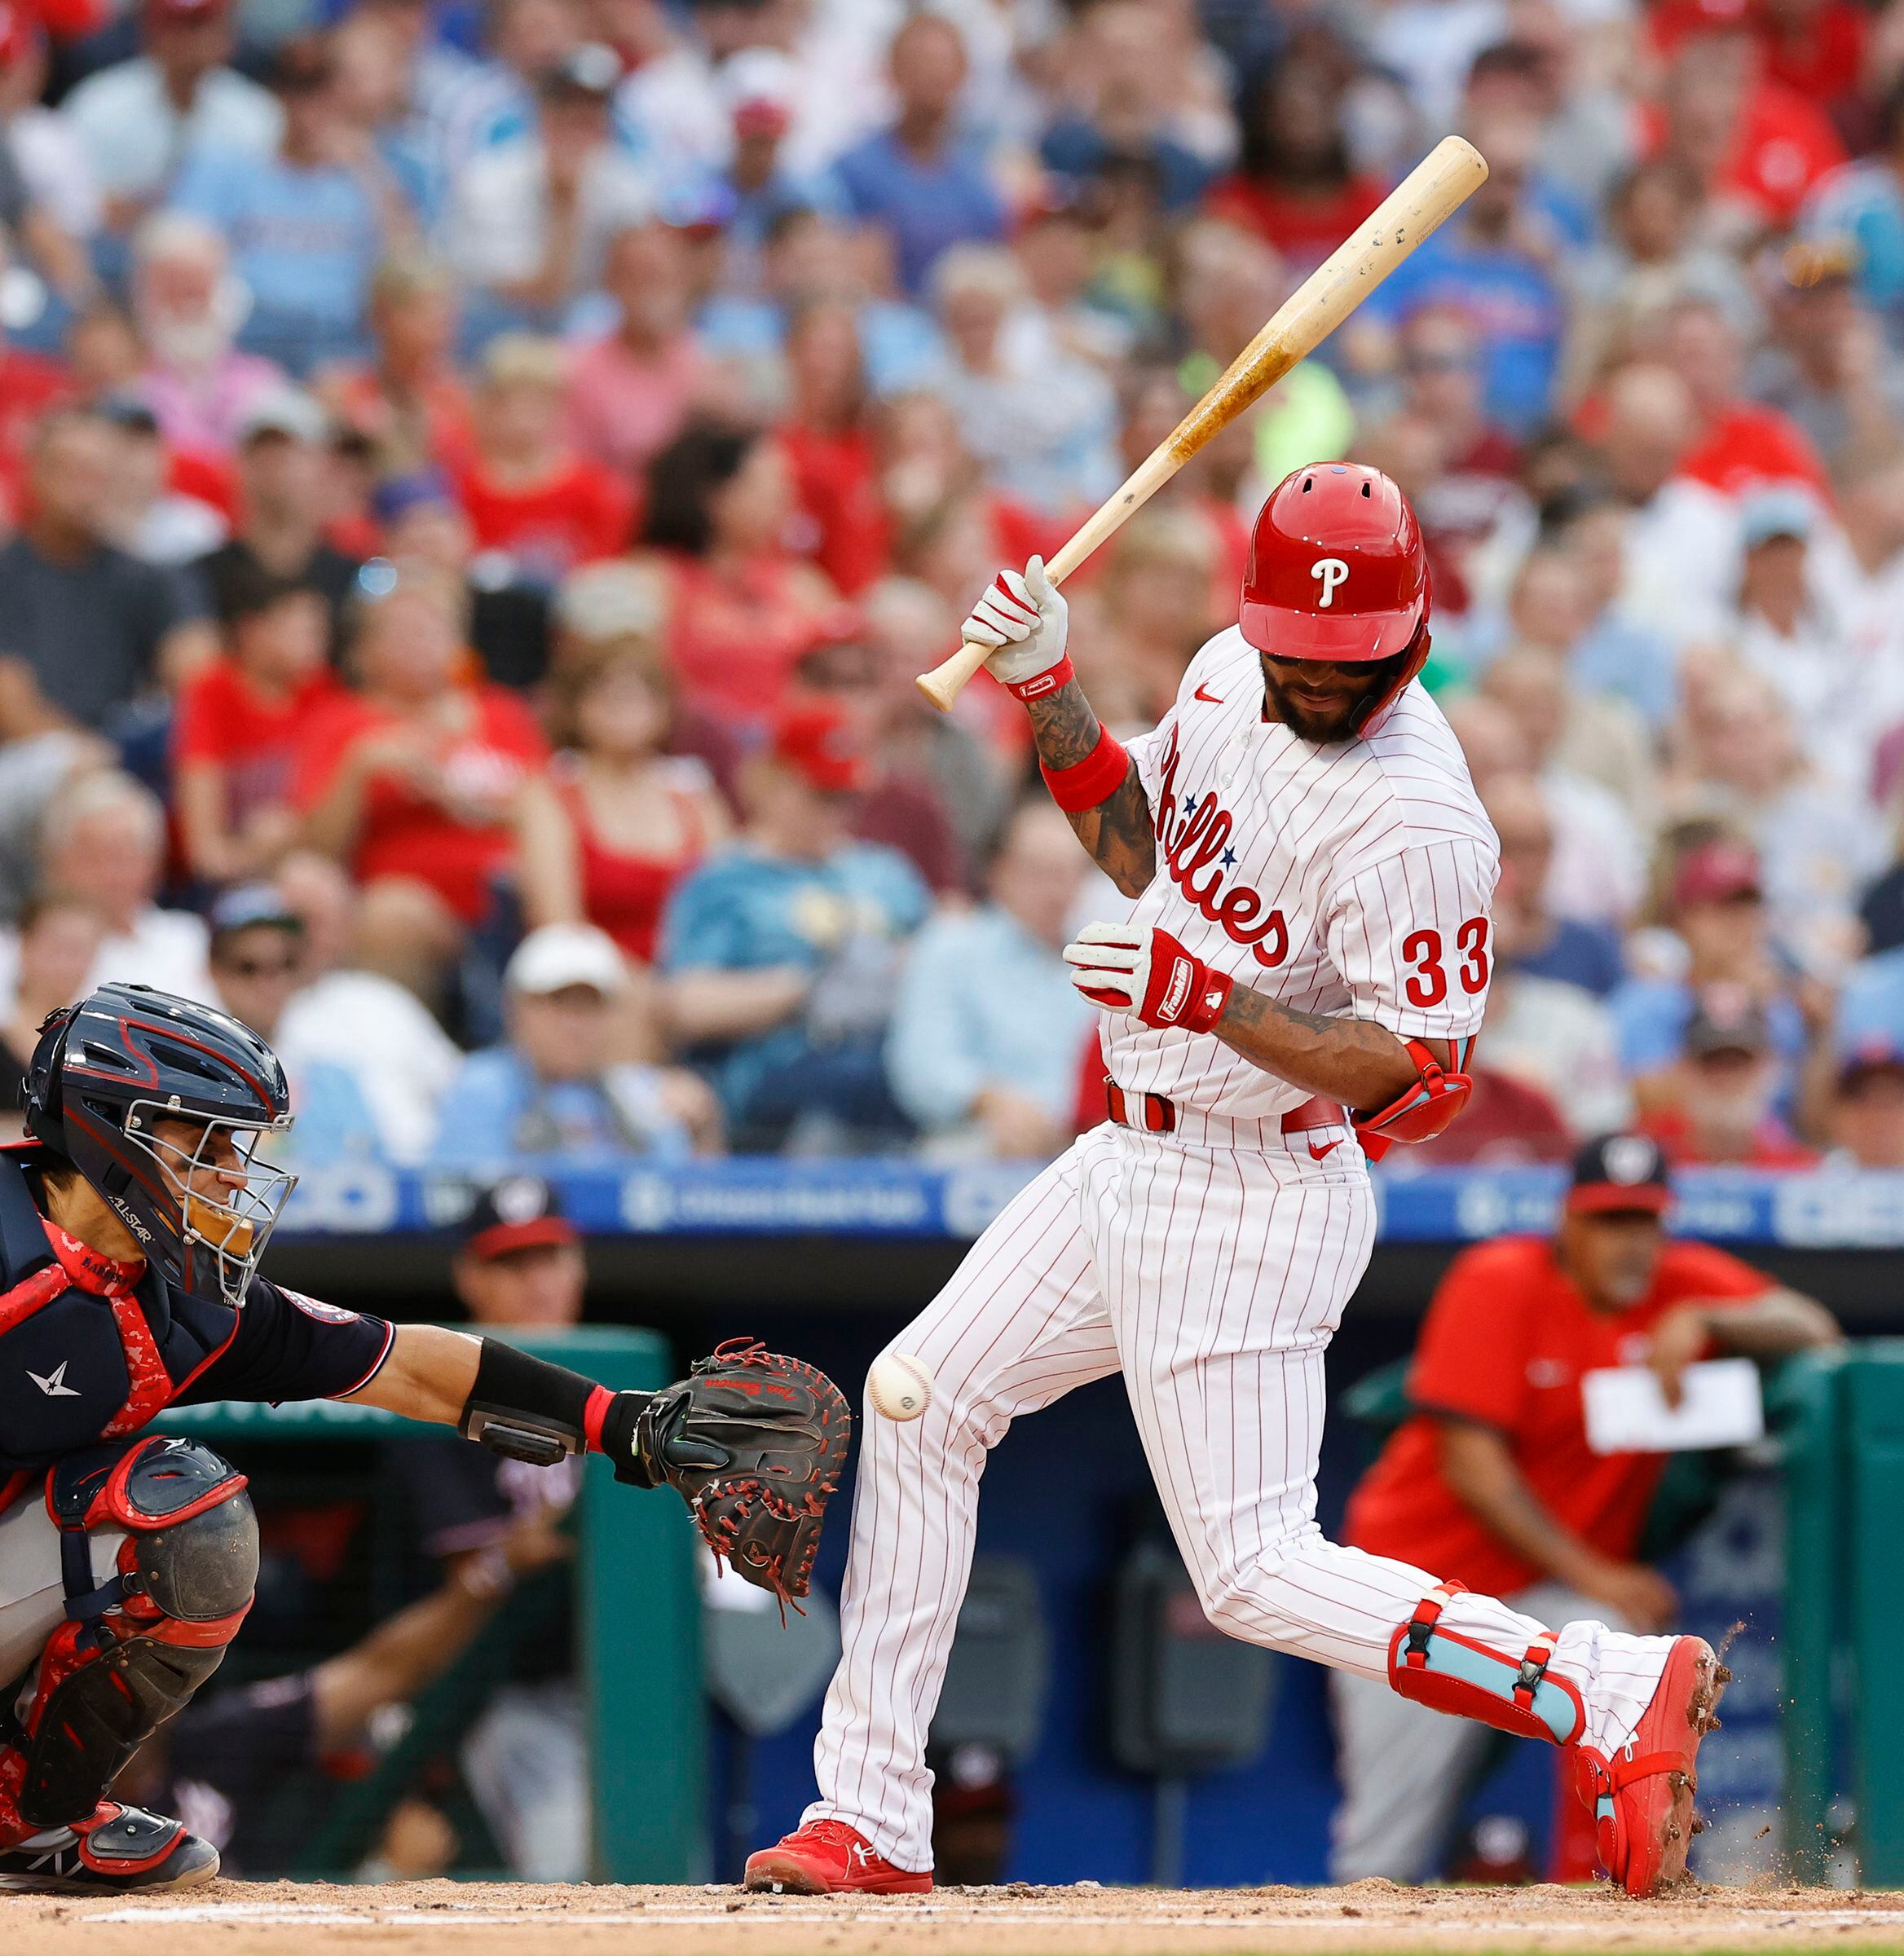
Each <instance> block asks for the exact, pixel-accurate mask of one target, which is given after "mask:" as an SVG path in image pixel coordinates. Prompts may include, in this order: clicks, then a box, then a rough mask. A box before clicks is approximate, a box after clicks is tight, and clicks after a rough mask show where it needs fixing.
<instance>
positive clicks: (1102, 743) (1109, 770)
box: [1038, 727, 1131, 815]
mask: <svg viewBox="0 0 1904 1956" xmlns="http://www.w3.org/2000/svg"><path fill="white" fill-rule="evenodd" d="M1038 772H1039V773H1041V774H1042V775H1043V776H1044V778H1045V786H1047V788H1049V789H1050V790H1051V800H1053V801H1055V802H1056V804H1058V806H1059V807H1060V808H1062V809H1063V810H1064V813H1066V814H1067V815H1082V814H1083V813H1084V812H1085V810H1086V809H1087V808H1095V807H1096V806H1097V805H1098V804H1099V803H1100V801H1108V800H1110V798H1111V797H1112V796H1113V795H1115V794H1116V793H1117V791H1118V789H1119V788H1121V787H1122V786H1123V785H1124V777H1125V776H1126V774H1128V773H1130V772H1131V756H1130V754H1129V753H1128V752H1127V751H1126V749H1125V747H1124V744H1123V742H1122V741H1120V740H1119V739H1117V737H1116V736H1115V735H1114V734H1113V733H1112V732H1111V730H1110V729H1109V728H1108V727H1100V728H1099V729H1098V739H1097V745H1096V746H1095V747H1093V748H1092V749H1091V751H1090V752H1089V753H1088V754H1087V755H1086V756H1085V757H1084V759H1083V760H1081V761H1079V762H1078V764H1077V765H1076V766H1075V767H1069V768H1047V766H1046V765H1045V764H1044V763H1043V762H1042V761H1040V762H1039V763H1038Z"/></svg>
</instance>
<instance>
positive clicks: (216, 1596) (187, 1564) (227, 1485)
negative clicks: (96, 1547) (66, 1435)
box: [15, 1439, 258, 1826]
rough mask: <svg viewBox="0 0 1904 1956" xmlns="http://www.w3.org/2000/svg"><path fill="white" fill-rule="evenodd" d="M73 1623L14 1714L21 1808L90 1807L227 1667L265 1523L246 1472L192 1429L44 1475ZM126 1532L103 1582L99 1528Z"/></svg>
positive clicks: (58, 1815) (65, 1815)
mask: <svg viewBox="0 0 1904 1956" xmlns="http://www.w3.org/2000/svg"><path fill="white" fill-rule="evenodd" d="M46 1505H47V1508H48V1509H49V1510H50V1511H51V1514H52V1516H53V1518H54V1520H55V1522H57V1523H58V1524H59V1530H60V1545H61V1550H62V1556H63V1562H64V1575H65V1579H66V1590H67V1617H68V1620H67V1621H66V1622H65V1623H63V1624H61V1625H60V1627H59V1629H58V1630H56V1631H55V1632H54V1633H53V1635H52V1637H51V1638H50V1639H49V1640H48V1641H47V1644H46V1649H45V1650H44V1651H43V1652H42V1654H41V1658H40V1665H39V1677H38V1681H37V1685H36V1686H35V1689H34V1691H33V1700H32V1703H31V1704H30V1705H29V1706H28V1707H26V1708H25V1710H24V1712H20V1713H19V1714H18V1716H19V1722H20V1739H19V1745H20V1751H21V1753H22V1755H23V1756H24V1771H23V1772H22V1773H21V1775H20V1782H19V1786H18V1791H17V1793H16V1795H15V1805H16V1806H17V1808H18V1811H19V1813H20V1817H21V1819H22V1820H24V1821H26V1822H30V1823H32V1824H33V1825H35V1826H58V1825H60V1824H62V1823H64V1822H71V1821H75V1820H78V1819H81V1818H83V1817H85V1816H86V1815H88V1814H90V1813H91V1812H92V1811H93V1809H94V1808H95V1807H96V1806H97V1805H98V1804H99V1800H101V1799H102V1798H103V1797H104V1794H105V1791H106V1789H107V1788H108V1786H110V1785H111V1784H112V1781H113V1779H114V1778H115V1777H116V1776H117V1774H118V1773H119V1771H120V1770H121V1768H122V1767H123V1766H124V1765H125V1764H126V1760H129V1759H130V1757H131V1756H132V1755H133V1753H134V1751H136V1750H137V1749H138V1747H139V1746H140V1745H141V1744H143V1742H144V1741H145V1740H146V1739H147V1738H149V1737H150V1736H151V1734H152V1732H153V1731H154V1730H156V1729H157V1727H158V1726H159V1725H162V1724H163V1723H164V1722H165V1720H166V1719H168V1718H170V1716H172V1714H173V1713H174V1712H176V1711H178V1710H179V1708H180V1707H181V1706H183V1705H184V1704H185V1703H187V1702H188V1701H189V1700H190V1698H191V1697H192V1694H193V1693H194V1692H195V1691H196V1690H197V1689H198V1688H199V1686H200V1685H202V1684H203V1683H204V1682H205V1680H206V1679H207V1678H208V1677H209V1676H211V1674H212V1673H213V1672H214V1671H215V1670H217V1669H218V1664H219V1663H220V1661H221V1660H222V1659H223V1657H224V1654H225V1646H226V1645H227V1644H229V1643H230V1642H231V1639H232V1638H233V1637H235V1636H236V1634H237V1632H238V1626H239V1625H240V1623H242V1622H243V1621H244V1620H245V1612H246V1610H249V1608H250V1607H251V1598H252V1591H253V1588H254V1587H255V1585H256V1584H257V1580H258V1522H257V1518H256V1517H255V1516H254V1515H253V1513H252V1508H251V1500H250V1497H249V1496H248V1495H247V1494H246V1493H245V1477H244V1475H242V1474H239V1473H237V1472H236V1471H235V1470H234V1469H232V1468H231V1467H230V1466H228V1465H227V1464H226V1463H225V1462H224V1461H223V1460H221V1459H219V1457H218V1455H216V1454H215V1453H214V1452H211V1450H210V1449H209V1447H202V1446H201V1445H199V1443H197V1442H196V1441H194V1440H179V1439H171V1440H166V1439H146V1440H141V1441H138V1442H136V1443H134V1445H133V1446H132V1447H130V1448H121V1447H100V1448H91V1449H89V1450H88V1451H87V1452H86V1453H83V1454H79V1455H75V1456H73V1457H72V1458H71V1459H69V1460H64V1461H62V1462H61V1463H60V1464H59V1465H58V1466H57V1467H55V1469H53V1471H52V1472H51V1474H49V1475H48V1476H47V1482H46ZM102 1529H122V1530H124V1531H126V1542H125V1544H124V1546H123V1547H122V1548H121V1550H120V1552H119V1558H118V1570H117V1573H116V1574H115V1575H113V1576H112V1577H111V1578H110V1579H108V1580H107V1581H106V1582H105V1583H104V1584H95V1582H94V1579H93V1573H92V1563H91V1557H90V1546H89V1540H88V1538H89V1535H90V1533H91V1532H93V1531H98V1530H102Z"/></svg>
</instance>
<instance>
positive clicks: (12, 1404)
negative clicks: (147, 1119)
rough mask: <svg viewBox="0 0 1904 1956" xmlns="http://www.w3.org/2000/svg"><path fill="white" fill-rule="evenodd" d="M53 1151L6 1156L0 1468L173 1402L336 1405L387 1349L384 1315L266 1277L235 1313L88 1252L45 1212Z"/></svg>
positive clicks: (83, 1443)
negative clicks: (347, 1307) (47, 1163)
mask: <svg viewBox="0 0 1904 1956" xmlns="http://www.w3.org/2000/svg"><path fill="white" fill-rule="evenodd" d="M43 1158H44V1157H43V1154H42V1151H40V1150H38V1149H36V1148H8V1149H6V1150H5V1151H3V1152H0V1473H14V1472H19V1471H21V1470H24V1469H39V1468H43V1467H46V1466H47V1465H51V1462H53V1461H54V1460H58V1459H59V1457H60V1456H62V1455H64V1454H68V1453H73V1452H77V1451H78V1450H79V1449H80V1448H82V1447H90V1446H94V1445H95V1444H97V1443H99V1442H100V1441H102V1440H109V1439H116V1438H121V1437H122V1436H123V1435H125V1434H131V1433H136V1432H138V1431H139V1429H140V1428H141V1427H143V1426H144V1425H147V1424H148V1422H149V1421H152V1419H154V1418H155V1417H156V1416H157V1415H158V1414H159V1413H160V1412H162V1411H163V1410H164V1409H165V1407H167V1406H169V1405H172V1404H174V1403H196V1402H201V1401H203V1400H206V1399H267V1400H272V1401H276V1400H280V1399H336V1398H338V1397H340V1396H341V1395H342V1394H346V1393H350V1392H355V1390H357V1389H358V1388H359V1386H364V1385H368V1383H369V1381H370V1380H371V1379H372V1377H374V1376H375V1375H376V1373H377V1368H379V1367H380V1366H381V1364H382V1363H383V1361H384V1359H385V1358H386V1356H387V1355H388V1354H389V1351H390V1340H391V1338H392V1337H393V1336H394V1333H393V1332H392V1330H391V1328H390V1325H389V1324H386V1323H385V1322H384V1320H383V1319H381V1318H371V1317H364V1316H361V1315H359V1314H358V1313H357V1312H355V1311H340V1310H338V1309H337V1307H336V1306H334V1305H329V1304H320V1303H319V1302H317V1301H316V1300H315V1298H311V1297H303V1296H301V1295H300V1294H299V1293H298V1292H296V1291H294V1290H287V1289H284V1287H283V1286H282V1285H280V1284H273V1283H271V1282H269V1281H267V1280H266V1279H264V1278H262V1277H254V1278H253V1280H252V1281H251V1284H250V1287H249V1289H248V1290H247V1291H246V1293H245V1306H244V1308H243V1309H242V1310H237V1311H235V1310H233V1309H232V1308H231V1306H230V1305H228V1304H226V1303H223V1302H212V1301H211V1300H210V1299H209V1298H205V1297H196V1296H194V1295H192V1294H191V1293H187V1292H185V1291H183V1290H180V1289H178V1288H177V1286H176V1285H174V1284H171V1283H170V1282H169V1281H168V1280H166V1279H165V1277H164V1276H163V1275H161V1273H160V1272H159V1271H156V1269H154V1268H153V1267H152V1266H151V1265H149V1264H148V1265H145V1266H143V1267H132V1268H130V1269H129V1268H127V1267H125V1266H121V1265H117V1264H114V1263H112V1262H110V1261H109V1260H108V1259H107V1258H103V1257H100V1256H99V1254H98V1253H96V1252H94V1251H92V1250H89V1249H86V1246H85V1245H83V1244H80V1243H77V1242H75V1241H74V1240H73V1238H71V1237H70V1236H67V1235H66V1234H65V1233H64V1231H61V1230H59V1229H57V1228H55V1227H54V1226H53V1225H51V1224H50V1223H47V1222H46V1218H45V1216H44V1214H43V1213H42V1206H41V1205H42V1200H43V1197H42V1192H41V1187H40V1180H39V1169H40V1165H41V1163H42V1160H43Z"/></svg>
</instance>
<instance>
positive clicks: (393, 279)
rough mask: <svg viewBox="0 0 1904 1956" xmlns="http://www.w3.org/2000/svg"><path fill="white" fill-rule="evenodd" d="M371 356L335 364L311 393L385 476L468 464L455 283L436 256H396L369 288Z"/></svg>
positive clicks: (466, 395)
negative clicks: (363, 442)
mask: <svg viewBox="0 0 1904 1956" xmlns="http://www.w3.org/2000/svg"><path fill="white" fill-rule="evenodd" d="M370 331H371V337H372V339H373V340H374V341H375V342H376V349H377V350H376V353H375V355H373V357H372V359H370V360H368V362H366V363H364V365H362V366H358V367H348V366H346V367H334V368H332V369H331V370H330V371H329V372H328V373H326V374H324V375H323V376H321V377H320V379H319V380H318V381H317V382H316V391H317V393H318V394H320V397H321V398H322V399H324V402H325V403H327V405H328V407H330V409H331V412H333V414H335V415H336V416H337V419H338V420H339V421H342V423H343V424H344V425H346V427H349V428H352V429H355V430H356V431H357V432H358V433H359V434H362V435H364V436H366V437H368V438H369V439H370V440H371V441H373V442H374V443H376V444H377V460H378V462H379V465H380V466H381V469H382V472H383V473H384V474H386V475H402V474H409V473H412V472H413V471H415V470H417V469H425V468H430V467H435V468H439V469H458V468H463V467H465V466H467V465H468V464H469V460H470V459H471V456H472V452H473V450H474V435H473V434H471V432H470V426H469V418H470V410H469V390H468V389H467V388H466V387H465V385H463V380H462V377H461V374H459V373H458V372H457V371H456V360H455V357H454V356H455V352H456V286H455V284H454V283H453V281H452V280H451V277H450V275H449V273H448V271H447V269H446V268H445V267H443V266H442V265H440V264H439V263H438V262H436V260H434V258H423V257H421V256H417V255H412V256H410V257H403V258H391V259H390V260H388V261H387V262H386V263H385V264H384V265H382V266H381V267H380V268H379V269H378V271H377V276H376V277H375V278H374V279H373V280H372V281H371V287H370Z"/></svg>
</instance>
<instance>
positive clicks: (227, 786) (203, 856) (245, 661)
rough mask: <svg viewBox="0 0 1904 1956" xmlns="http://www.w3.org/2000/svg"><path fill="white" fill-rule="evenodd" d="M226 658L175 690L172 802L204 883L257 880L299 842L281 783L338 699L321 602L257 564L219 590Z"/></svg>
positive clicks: (287, 781)
mask: <svg viewBox="0 0 1904 1956" xmlns="http://www.w3.org/2000/svg"><path fill="white" fill-rule="evenodd" d="M224 626H225V647H224V651H223V654H222V656H220V657H219V658H217V659H213V660H211V661H209V663H207V664H205V665H204V666H201V667H200V668H199V669H198V671H197V672H194V673H193V674H192V676H190V677H189V678H188V679H187V681H185V683H184V684H183V685H182V686H181V687H180V688H179V705H178V710H177V711H176V713H175V714H174V717H173V722H172V779H173V802H174V811H175V813H176V817H177V820H178V824H179V838H180V840H181V842H182V844H183V848H184V853H185V863H186V867H187V869H188V870H190V871H191V872H192V874H193V875H194V876H196V877H200V878H202V879H204V880H205V882H207V883H231V882H236V881H237V880H239V879H242V878H245V877H252V876H258V875H260V874H263V873H265V872H266V871H267V870H270V869H271V868H272V867H273V866H275V864H276V862H277V860H278V858H279V857H280V856H282V855H283V854H284V852H285V850H286V849H288V848H289V847H290V846H291V844H292V843H293V841H294V840H295V839H296V837H297V834H298V817H297V815H296V814H295V813H293V809H292V807H291V778H292V774H293V769H294V768H295V766H296V764H297V757H298V743H299V740H300V738H301V736H302V732H303V729H304V727H305V725H306V723H307V721H308V720H310V718H311V716H312V715H313V714H315V713H317V712H320V711H323V710H324V708H325V707H328V705H329V704H330V703H331V702H332V700H333V698H335V697H336V696H337V694H340V693H341V692H342V685H341V684H340V682H339V681H338V680H337V676H336V674H335V673H333V672H332V670H331V668H330V666H329V663H328V660H327V659H326V656H325V654H326V652H327V650H328V645H329V640H330V611H329V607H328V606H327V605H326V604H325V602H324V594H323V593H321V592H320V591H318V590H317V589H315V588H314V587H313V586H311V585H310V584H305V583H303V582H302V581H300V580H299V579H295V578H288V577H280V576H278V575H276V574H275V572H273V571H267V570H266V569H265V568H264V567H263V566H262V565H260V564H246V565H241V566H238V567H236V569H235V570H234V571H233V573H232V575H231V579H230V580H229V582H228V584H227V587H226V591H225V615H224Z"/></svg>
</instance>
